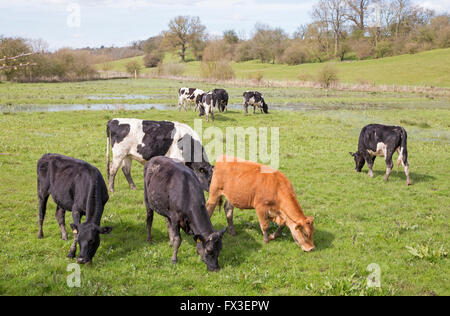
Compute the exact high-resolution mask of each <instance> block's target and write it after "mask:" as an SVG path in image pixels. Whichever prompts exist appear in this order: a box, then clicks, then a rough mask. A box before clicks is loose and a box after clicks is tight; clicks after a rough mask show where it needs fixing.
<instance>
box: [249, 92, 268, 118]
mask: <svg viewBox="0 0 450 316" xmlns="http://www.w3.org/2000/svg"><path fill="white" fill-rule="evenodd" d="M243 96H244V108H245V113H248V106H249V105H251V106H253V113H255V112H256V108H257V107H258V108H259V109H260V110H261V112H264V113H266V114H267V113H269V107H268V106H267V104H266V102H265V101H264V98H263V96H262V94H261V93H260V92H258V91H246V92H244V94H243Z"/></svg>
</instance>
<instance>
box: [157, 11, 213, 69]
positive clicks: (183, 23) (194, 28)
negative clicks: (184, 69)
mask: <svg viewBox="0 0 450 316" xmlns="http://www.w3.org/2000/svg"><path fill="white" fill-rule="evenodd" d="M205 31H206V27H205V26H204V25H202V24H201V22H200V18H199V17H190V16H178V17H176V18H174V19H173V20H171V21H170V22H169V29H168V30H167V31H165V32H163V36H164V39H163V44H164V46H166V47H168V48H172V49H176V50H178V54H179V55H180V57H181V60H182V61H183V62H185V61H186V50H187V49H188V47H191V48H193V49H194V50H199V49H201V47H202V45H201V43H202V42H204V39H205V36H206V35H205ZM197 53H198V52H197ZM194 54H196V52H194ZM196 55H197V54H196Z"/></svg>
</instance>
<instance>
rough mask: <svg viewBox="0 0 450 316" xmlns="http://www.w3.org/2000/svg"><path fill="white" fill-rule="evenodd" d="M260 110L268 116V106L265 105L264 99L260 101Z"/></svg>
mask: <svg viewBox="0 0 450 316" xmlns="http://www.w3.org/2000/svg"><path fill="white" fill-rule="evenodd" d="M262 110H263V112H264V113H266V114H269V106H268V105H267V103H266V101H264V99H263V100H262Z"/></svg>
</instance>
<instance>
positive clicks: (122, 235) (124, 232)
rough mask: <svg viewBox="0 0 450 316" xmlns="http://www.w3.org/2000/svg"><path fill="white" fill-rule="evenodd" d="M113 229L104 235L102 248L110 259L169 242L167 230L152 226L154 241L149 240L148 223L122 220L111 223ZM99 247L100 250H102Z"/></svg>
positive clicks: (118, 258)
mask: <svg viewBox="0 0 450 316" xmlns="http://www.w3.org/2000/svg"><path fill="white" fill-rule="evenodd" d="M111 226H112V227H113V230H112V232H111V234H110V235H108V236H102V237H101V238H102V239H101V244H100V248H103V251H106V252H108V251H109V249H113V251H112V253H111V254H109V255H108V260H120V259H121V258H124V257H126V256H127V255H128V254H129V253H130V252H133V251H136V250H138V249H140V248H145V247H147V246H150V247H151V246H156V245H159V244H161V243H167V244H168V242H169V236H168V233H167V230H166V231H160V230H158V229H155V228H154V227H153V228H152V242H151V243H148V242H147V226H146V223H145V222H143V223H134V222H125V221H124V222H120V223H115V224H112V225H111ZM100 248H99V250H100Z"/></svg>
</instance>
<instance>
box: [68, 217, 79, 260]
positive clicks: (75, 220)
mask: <svg viewBox="0 0 450 316" xmlns="http://www.w3.org/2000/svg"><path fill="white" fill-rule="evenodd" d="M72 219H73V223H74V224H76V225H80V223H81V214H80V212H78V211H73V210H72ZM77 241H78V231H76V230H75V231H73V242H72V245H71V246H70V250H69V254H68V255H67V258H71V259H73V258H75V255H76V253H77Z"/></svg>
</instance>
